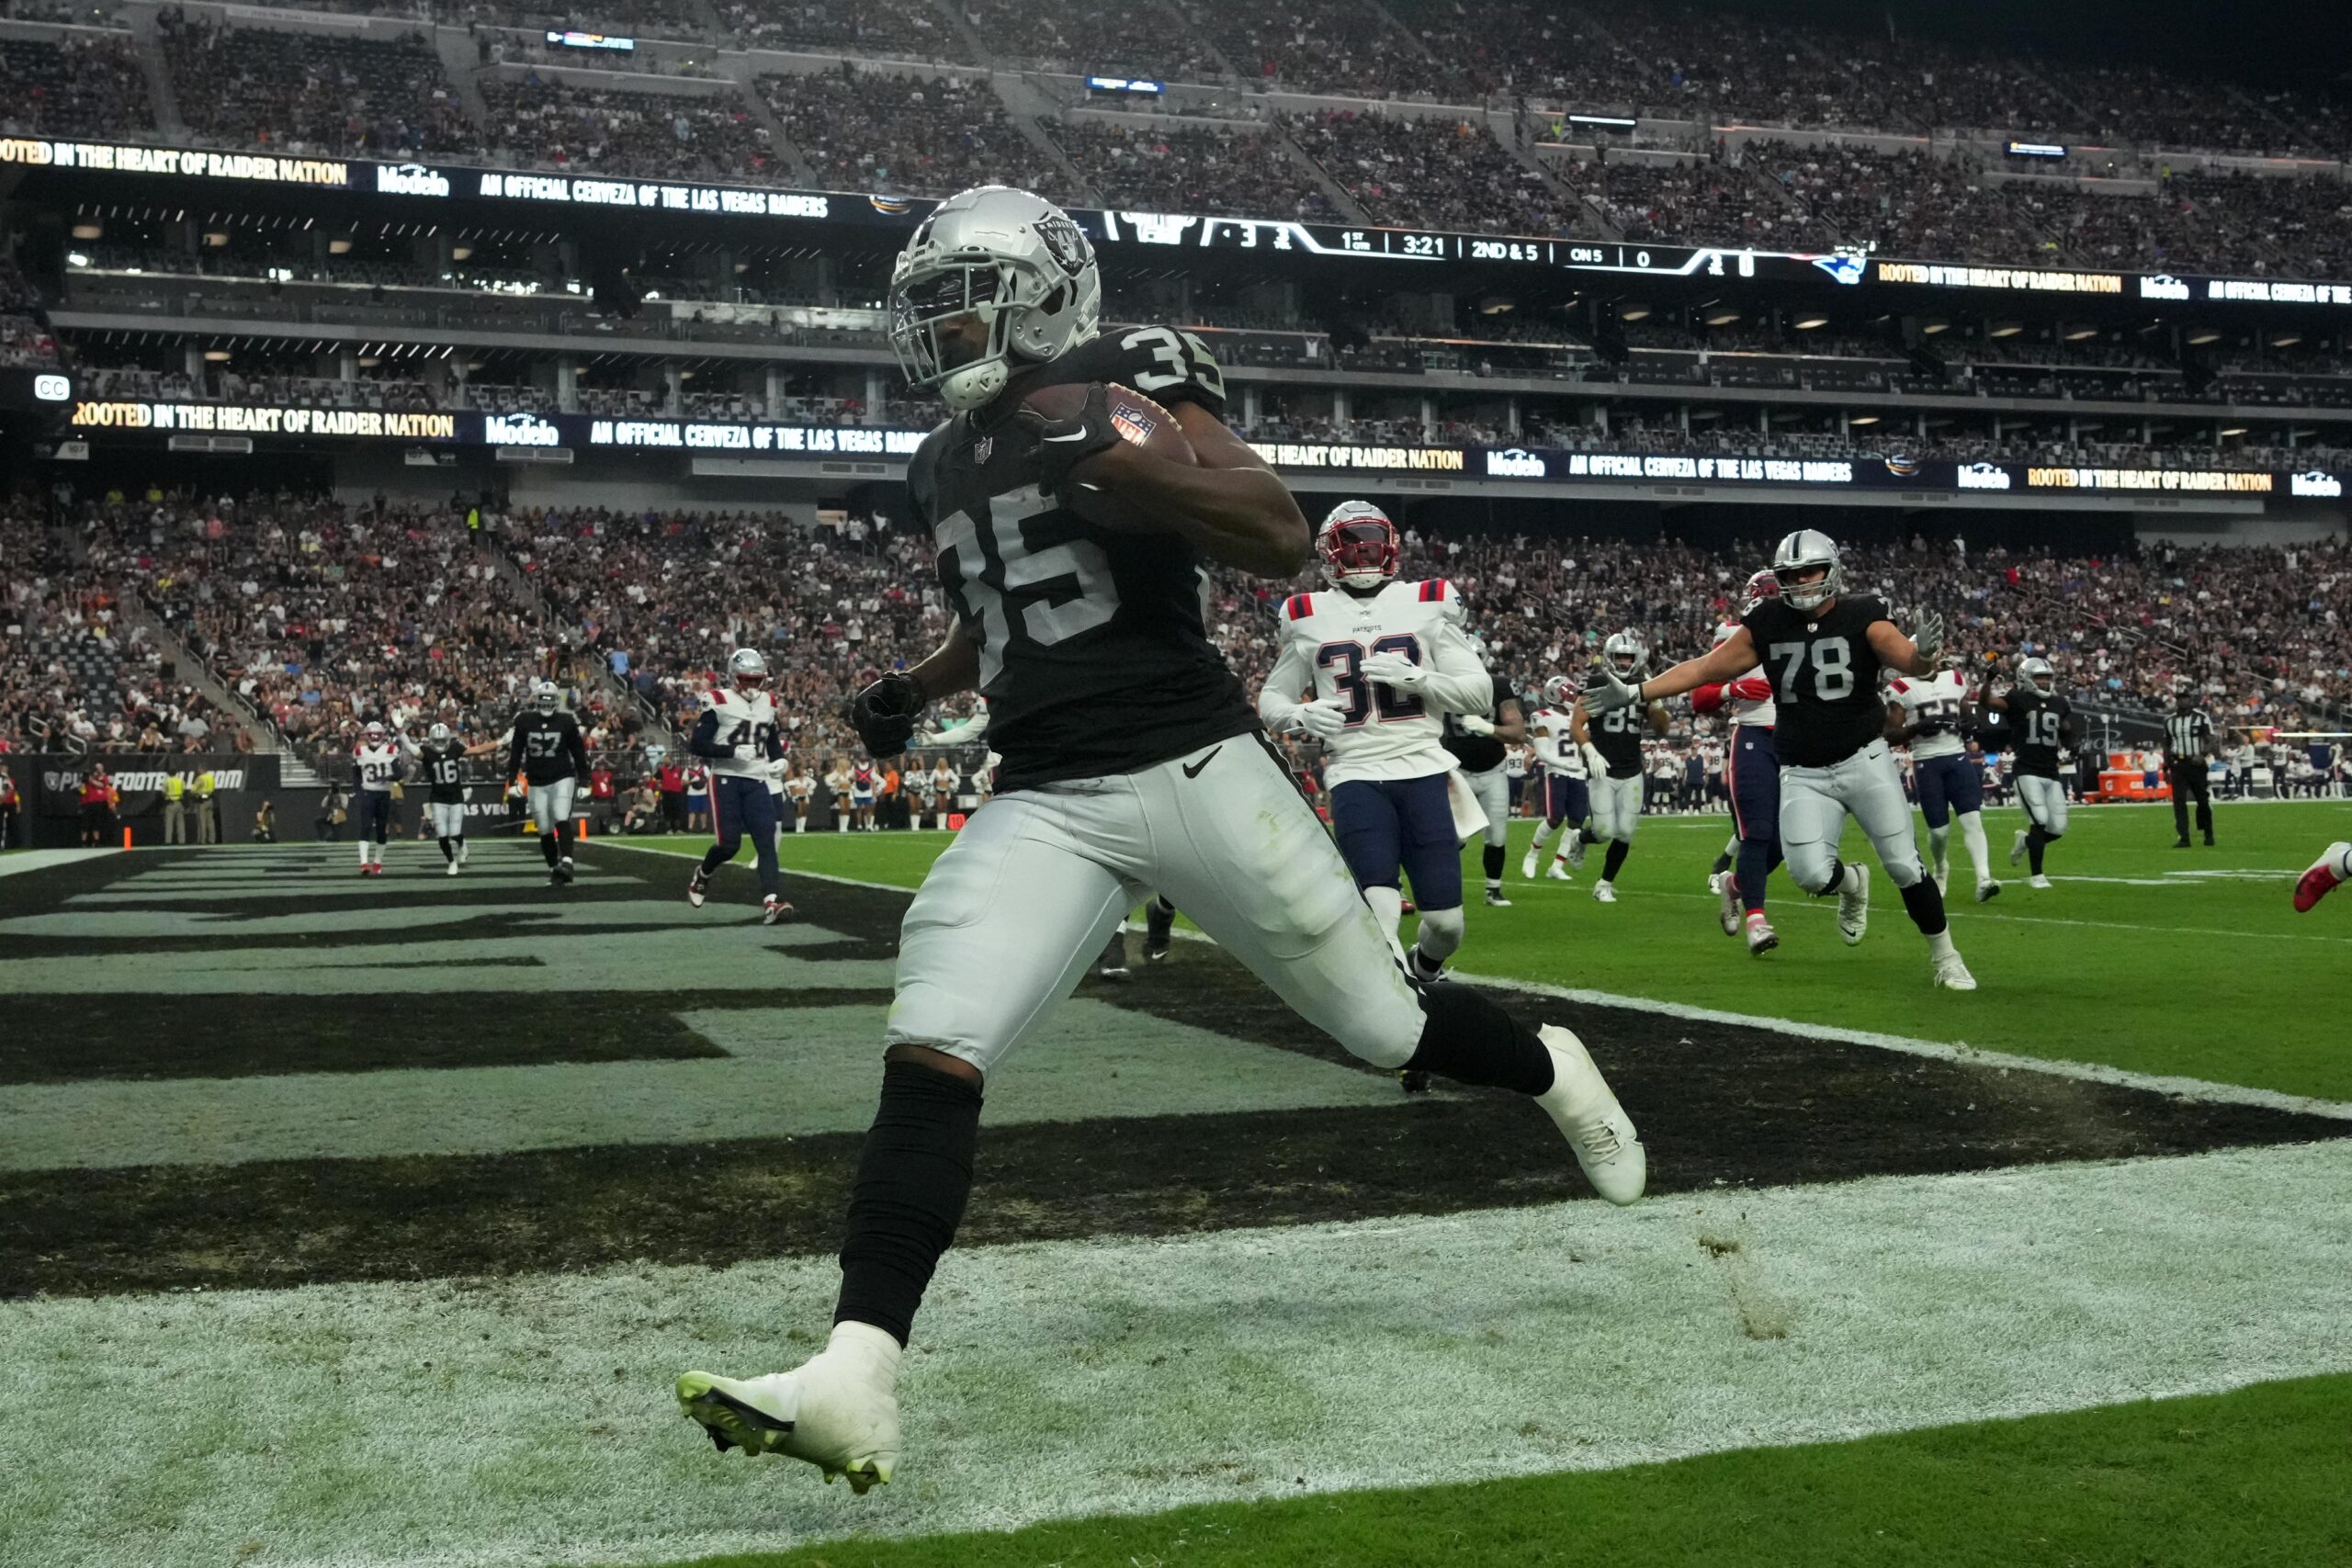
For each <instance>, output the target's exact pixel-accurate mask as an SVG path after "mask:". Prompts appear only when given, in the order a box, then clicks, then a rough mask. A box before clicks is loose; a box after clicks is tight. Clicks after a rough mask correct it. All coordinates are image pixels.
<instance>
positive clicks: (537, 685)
mask: <svg viewBox="0 0 2352 1568" xmlns="http://www.w3.org/2000/svg"><path fill="white" fill-rule="evenodd" d="M506 772H507V775H508V776H509V777H512V776H513V775H515V774H516V773H521V774H522V775H523V778H524V782H525V783H526V784H527V785H528V786H529V787H528V789H527V791H526V801H527V809H528V810H529V812H530V816H531V820H532V821H534V822H537V824H538V825H539V852H540V853H541V854H543V855H545V856H546V857H547V862H548V882H549V883H551V884H557V885H560V884H563V883H568V882H570V881H571V798H572V796H573V795H574V794H576V793H577V792H578V790H579V788H580V781H581V780H582V778H584V777H586V776H587V773H588V746H587V743H586V742H585V741H583V740H582V739H581V738H580V721H579V720H578V719H576V718H574V717H572V716H571V711H570V710H569V709H567V708H566V707H565V706H564V705H563V694H562V693H561V692H560V691H558V690H557V689H556V684H555V682H553V681H537V682H532V685H531V706H530V709H529V711H527V712H525V713H522V714H518V715H516V716H515V728H514V729H513V730H512V731H511V732H510V735H509V739H508V740H507V743H506Z"/></svg>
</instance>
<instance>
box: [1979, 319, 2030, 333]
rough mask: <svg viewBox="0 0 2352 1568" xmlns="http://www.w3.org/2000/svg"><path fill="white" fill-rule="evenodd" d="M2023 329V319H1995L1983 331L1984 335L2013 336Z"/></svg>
mask: <svg viewBox="0 0 2352 1568" xmlns="http://www.w3.org/2000/svg"><path fill="white" fill-rule="evenodd" d="M2023 331H2025V323H2024V322H2023V321H1996V322H1994V323H1993V325H1992V327H1991V329H1990V330H1989V331H1987V332H1986V333H1985V336H1986V337H2015V336H2017V335H2018V333H2021V332H2023Z"/></svg>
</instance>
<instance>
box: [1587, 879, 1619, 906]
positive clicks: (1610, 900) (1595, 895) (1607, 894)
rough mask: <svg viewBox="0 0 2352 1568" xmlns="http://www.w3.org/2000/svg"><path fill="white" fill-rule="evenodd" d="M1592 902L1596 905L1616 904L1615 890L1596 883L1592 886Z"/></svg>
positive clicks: (1606, 885)
mask: <svg viewBox="0 0 2352 1568" xmlns="http://www.w3.org/2000/svg"><path fill="white" fill-rule="evenodd" d="M1592 901H1593V902H1594V903H1596V904H1614V903H1615V902H1617V889H1616V888H1614V887H1612V886H1610V885H1609V884H1608V883H1606V882H1596V883H1594V884H1593V885H1592Z"/></svg>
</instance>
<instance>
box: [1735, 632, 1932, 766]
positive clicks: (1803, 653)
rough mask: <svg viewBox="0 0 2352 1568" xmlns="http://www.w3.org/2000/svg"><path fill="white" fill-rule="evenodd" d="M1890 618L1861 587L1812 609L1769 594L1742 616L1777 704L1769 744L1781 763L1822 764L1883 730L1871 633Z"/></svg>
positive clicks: (1846, 755)
mask: <svg viewBox="0 0 2352 1568" xmlns="http://www.w3.org/2000/svg"><path fill="white" fill-rule="evenodd" d="M1893 619H1894V616H1893V615H1889V614H1887V609H1886V604H1885V601H1883V600H1881V599H1874V598H1871V596H1870V595H1868V594H1866V593H1841V594H1839V595H1838V599H1837V602H1836V603H1834V604H1830V605H1829V606H1828V607H1827V608H1826V609H1821V610H1813V611H1804V610H1799V609H1797V608H1795V607H1793V606H1792V605H1791V604H1789V603H1788V602H1787V601H1786V600H1783V599H1767V600H1765V601H1763V602H1762V603H1761V604H1758V605H1757V606H1756V608H1755V609H1753V610H1751V611H1749V612H1748V613H1747V615H1745V616H1743V617H1742V618H1741V620H1740V625H1742V626H1746V627H1747V635H1748V636H1749V637H1754V638H1755V639H1756V656H1757V658H1758V660H1761V661H1762V662H1763V666H1764V678H1765V679H1766V680H1768V681H1770V682H1772V695H1773V698H1774V700H1775V701H1776V702H1777V703H1778V705H1779V710H1780V711H1779V712H1778V714H1777V715H1776V717H1777V719H1778V720H1779V722H1778V723H1777V724H1775V725H1774V726H1773V729H1772V750H1774V751H1775V752H1777V753H1778V754H1779V756H1780V759H1781V765H1782V766H1784V767H1791V768H1826V767H1828V766H1830V765H1831V764H1832V763H1836V762H1842V761H1845V760H1846V759H1847V758H1849V757H1850V756H1852V755H1853V754H1854V753H1855V752H1857V751H1860V750H1862V749H1863V748H1864V747H1866V746H1868V745H1870V744H1871V742H1872V741H1873V740H1876V739H1879V738H1880V737H1881V736H1882V735H1883V734H1884V733H1885V731H1886V699H1885V698H1884V697H1882V696H1881V695H1879V685H1880V683H1881V682H1880V675H1881V669H1880V665H1879V661H1878V651H1877V650H1876V649H1873V648H1871V637H1870V632H1871V626H1873V625H1875V624H1877V623H1878V622H1880V621H1892V620H1893Z"/></svg>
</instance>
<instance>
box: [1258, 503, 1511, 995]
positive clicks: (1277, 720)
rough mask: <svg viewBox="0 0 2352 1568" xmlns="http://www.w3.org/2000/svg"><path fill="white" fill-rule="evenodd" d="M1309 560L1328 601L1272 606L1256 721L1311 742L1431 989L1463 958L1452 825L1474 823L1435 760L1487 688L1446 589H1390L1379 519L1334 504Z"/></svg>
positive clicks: (1392, 538) (1364, 863)
mask: <svg viewBox="0 0 2352 1568" xmlns="http://www.w3.org/2000/svg"><path fill="white" fill-rule="evenodd" d="M1315 547H1316V549H1317V552H1318V553H1319V554H1320V555H1321V556H1322V557H1323V570H1324V573H1325V575H1326V576H1328V577H1329V579H1330V580H1331V586H1332V590H1333V591H1332V592H1328V593H1294V594H1293V595H1291V597H1290V598H1289V599H1287V600H1285V601H1284V602H1283V608H1282V649H1281V651H1280V652H1279V653H1278V654H1276V656H1275V659H1274V669H1273V673H1272V674H1271V675H1269V676H1267V678H1266V683H1265V685H1264V686H1263V687H1262V688H1261V690H1260V691H1259V693H1258V716H1259V717H1261V718H1262V719H1264V720H1265V721H1266V725H1267V727H1268V728H1272V729H1275V730H1283V731H1289V732H1292V733H1295V734H1303V735H1312V736H1314V737H1315V738H1316V739H1318V740H1320V741H1322V742H1323V750H1324V753H1325V761H1324V765H1323V783H1324V785H1325V787H1326V788H1328V789H1329V791H1330V796H1331V827H1332V829H1333V831H1334V832H1335V833H1336V834H1337V835H1338V837H1339V840H1340V853H1341V854H1343V855H1345V856H1346V857H1347V862H1348V869H1349V871H1351V873H1353V874H1354V875H1355V879H1356V886H1358V887H1361V888H1362V889H1363V896H1364V901H1365V902H1366V903H1368V904H1370V905H1371V906H1372V908H1373V912H1374V914H1376V915H1378V916H1379V917H1380V925H1381V929H1382V930H1383V931H1386V932H1388V933H1389V935H1390V940H1391V941H1392V942H1393V941H1394V940H1395V933H1396V931H1397V922H1398V921H1399V920H1400V919H1402V918H1403V913H1404V906H1405V899H1404V893H1403V890H1402V889H1401V888H1400V887H1399V886H1398V881H1399V874H1400V873H1401V874H1403V876H1405V877H1408V878H1410V879H1411V881H1412V884H1413V902H1414V903H1415V904H1416V905H1417V906H1418V907H1419V912H1420V934H1419V936H1418V937H1417V938H1416V939H1415V941H1414V943H1413V950H1412V952H1411V953H1409V954H1408V956H1407V963H1408V966H1409V967H1410V969H1411V971H1412V973H1413V976H1414V977H1415V978H1416V979H1420V980H1432V979H1435V978H1436V977H1437V976H1438V973H1439V971H1441V970H1442V969H1443V968H1444V967H1445V961H1446V959H1447V958H1449V957H1451V956H1452V955H1453V953H1454V951H1455V950H1456V949H1457V948H1459V947H1460V946H1461V945H1462V931H1463V920H1462V840H1463V837H1464V835H1463V832H1462V830H1461V827H1460V824H1462V823H1463V822H1464V821H1471V820H1475V821H1477V822H1481V823H1483V822H1484V821H1485V819H1486V818H1485V814H1484V811H1483V808H1481V807H1479V806H1478V804H1477V800H1476V796H1475V795H1472V793H1471V791H1470V787H1469V785H1468V784H1466V783H1465V782H1464V781H1463V779H1462V777H1461V763H1460V761H1458V760H1457V759H1456V758H1455V757H1454V755H1453V752H1451V751H1449V750H1446V748H1445V725H1444V718H1445V716H1446V715H1447V714H1450V713H1455V714H1473V715H1476V716H1479V717H1482V718H1483V717H1486V716H1487V714H1488V712H1489V710H1490V709H1492V707H1493V706H1494V678H1493V677H1492V676H1490V675H1488V674H1487V667H1486V666H1485V665H1484V664H1482V663H1480V662H1479V660H1478V656H1477V655H1476V653H1474V652H1473V651H1471V649H1470V644H1469V640H1468V638H1467V637H1466V636H1465V635H1464V631H1463V610H1462V596H1461V594H1460V593H1458V592H1455V591H1454V588H1453V584H1452V583H1450V582H1448V581H1445V580H1444V579H1443V578H1439V577H1433V578H1430V580H1428V581H1424V582H1400V581H1397V525H1395V524H1394V523H1391V522H1390V521H1389V520H1388V516H1387V514H1386V513H1384V512H1382V511H1381V510H1380V508H1378V507H1376V506H1374V505H1373V504H1372V503H1370V502H1363V501H1346V502H1340V504H1339V505H1338V506H1336V507H1333V508H1332V509H1331V513H1330V515H1329V516H1328V517H1326V518H1324V520H1323V526H1322V528H1321V530H1320V531H1318V532H1317V535H1316V539H1315ZM1303 695H1304V696H1307V697H1308V698H1309V700H1307V701H1306V702H1301V701H1300V700H1299V699H1300V698H1301V696H1303ZM1457 796H1458V797H1459V798H1460V800H1461V801H1462V802H1464V803H1465V805H1464V807H1462V808H1460V809H1457V805H1456V798H1457Z"/></svg>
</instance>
